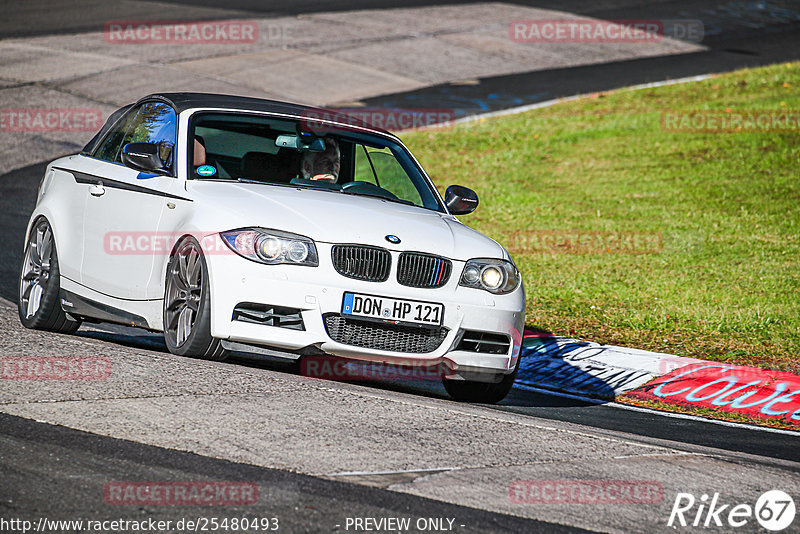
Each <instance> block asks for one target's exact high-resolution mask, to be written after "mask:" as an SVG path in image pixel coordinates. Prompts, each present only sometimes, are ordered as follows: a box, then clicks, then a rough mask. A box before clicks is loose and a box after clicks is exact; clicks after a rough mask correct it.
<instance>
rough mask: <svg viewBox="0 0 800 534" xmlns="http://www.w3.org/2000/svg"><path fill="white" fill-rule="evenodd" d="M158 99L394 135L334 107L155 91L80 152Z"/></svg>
mask: <svg viewBox="0 0 800 534" xmlns="http://www.w3.org/2000/svg"><path fill="white" fill-rule="evenodd" d="M153 100H159V101H161V102H165V103H167V104H169V105H170V106H172V107H173V108H175V111H176V112H177V113H178V114H180V113H181V112H182V111H186V110H187V109H193V108H225V109H235V110H241V111H262V112H270V113H283V114H286V115H292V116H295V117H298V118H320V119H326V118H327V119H337V118H338V120H339V122H345V123H346V124H348V125H350V126H357V127H359V128H365V129H367V130H371V131H373V132H376V133H380V134H388V135H392V136H393V134H391V133H390V132H387V131H386V130H383V129H381V128H376V127H375V126H372V125H371V124H368V123H366V122H364V121H362V120H360V119H358V118H357V117H353V116H352V115H351V116H347V118H346V119H345V120H342V117H344V116H345V115H346V112H343V111H341V110H331V109H323V108H316V107H313V106H302V105H300V104H292V103H289V102H280V101H278V100H267V99H265V98H253V97H249V96H236V95H221V94H215V93H153V94H151V95H147V96H146V97H144V98H141V99H139V101H138V102H136V103H135V104H128V105H127V106H123V107H121V108H120V109H118V110H117V111H115V112H114V113H112V114H111V115H110V116H109V117H108V120H107V121H106V123H105V124H104V125H103V127H102V128H101V129H100V131H99V132H97V134H96V135H95V136H94V137H92V139H91V141H89V142H88V143H87V144H86V146H85V147H84V148H83V150H82V151H81V153H84V154H85V153H90V152H91V151H92V149H93V148H94V145H95V143H96V142H97V141H99V140H100V139H102V138H103V137H104V136H105V134H106V132H107V131H108V130H110V129H111V127H112V126H113V125H114V123H116V122H117V121H118V120H119V119H120V117H122V116H123V115H124V114H125V112H126V111H128V109H130V108H131V107H132V106H136V105H139V104H141V103H144V102H147V101H153Z"/></svg>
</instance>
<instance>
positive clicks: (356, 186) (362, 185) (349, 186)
mask: <svg viewBox="0 0 800 534" xmlns="http://www.w3.org/2000/svg"><path fill="white" fill-rule="evenodd" d="M342 190H344V191H347V192H348V193H353V194H356V195H370V196H374V197H383V198H388V199H389V200H400V199H399V198H398V197H397V195H395V194H394V193H392V192H391V191H387V190H386V189H384V188H382V187H379V186H377V185H375V184H373V183H372V182H363V181H361V180H355V181H352V182H347V183H346V184H344V185H342Z"/></svg>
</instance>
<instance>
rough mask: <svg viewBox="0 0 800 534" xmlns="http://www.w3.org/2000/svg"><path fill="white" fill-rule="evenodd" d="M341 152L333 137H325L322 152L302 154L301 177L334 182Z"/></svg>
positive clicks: (337, 175) (337, 172)
mask: <svg viewBox="0 0 800 534" xmlns="http://www.w3.org/2000/svg"><path fill="white" fill-rule="evenodd" d="M340 159H341V152H340V151H339V143H337V142H336V140H335V139H330V138H327V139H325V151H324V152H306V153H305V154H303V162H302V171H303V178H307V179H309V180H322V181H326V182H336V180H337V179H338V178H339V167H340Z"/></svg>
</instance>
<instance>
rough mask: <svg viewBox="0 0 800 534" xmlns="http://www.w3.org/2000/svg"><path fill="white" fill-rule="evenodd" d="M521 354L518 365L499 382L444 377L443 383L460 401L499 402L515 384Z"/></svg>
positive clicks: (452, 395) (454, 398)
mask: <svg viewBox="0 0 800 534" xmlns="http://www.w3.org/2000/svg"><path fill="white" fill-rule="evenodd" d="M521 359H522V356H521V355H520V357H519V358H517V365H516V367H514V370H513V371H512V372H511V373H509V374H507V375H505V376H503V379H502V380H501V381H500V382H497V383H494V384H493V383H487V382H475V381H473V380H449V379H446V378H445V379H443V380H442V384H443V385H444V389H445V390H446V391H447V394H448V395H450V396H451V397H452V398H453V400H456V401H458V402H475V403H480V404H497V403H498V402H500V401H501V400H503V399H505V398H506V395H508V392H509V391H511V388H512V386H513V385H514V380H516V378H517V371H519V362H520V360H521Z"/></svg>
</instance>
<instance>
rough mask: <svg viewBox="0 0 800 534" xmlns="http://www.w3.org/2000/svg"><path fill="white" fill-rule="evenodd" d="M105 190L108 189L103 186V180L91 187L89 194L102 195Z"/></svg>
mask: <svg viewBox="0 0 800 534" xmlns="http://www.w3.org/2000/svg"><path fill="white" fill-rule="evenodd" d="M105 192H106V189H105V188H104V187H103V182H97V183H96V184H94V185H92V186H91V187H90V188H89V194H90V195H92V196H93V197H101V196H103V195H104V194H105Z"/></svg>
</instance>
